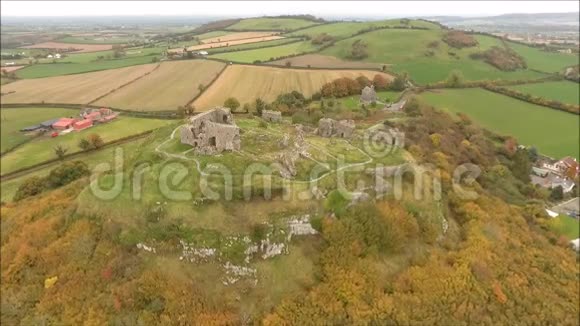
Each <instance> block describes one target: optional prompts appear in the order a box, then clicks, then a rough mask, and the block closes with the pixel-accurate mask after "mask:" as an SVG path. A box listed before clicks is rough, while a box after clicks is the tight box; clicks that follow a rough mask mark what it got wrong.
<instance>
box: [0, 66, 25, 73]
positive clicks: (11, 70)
mask: <svg viewBox="0 0 580 326" xmlns="http://www.w3.org/2000/svg"><path fill="white" fill-rule="evenodd" d="M22 67H24V66H6V67H2V68H0V71H6V72H13V71H16V70H18V69H20V68H22Z"/></svg>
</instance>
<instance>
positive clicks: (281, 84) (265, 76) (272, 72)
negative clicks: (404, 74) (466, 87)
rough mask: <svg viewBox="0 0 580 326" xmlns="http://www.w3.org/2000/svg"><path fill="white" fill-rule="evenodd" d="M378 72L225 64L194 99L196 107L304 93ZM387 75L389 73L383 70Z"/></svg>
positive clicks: (202, 107) (199, 108) (369, 76)
mask: <svg viewBox="0 0 580 326" xmlns="http://www.w3.org/2000/svg"><path fill="white" fill-rule="evenodd" d="M376 74H378V72H374V71H365V70H301V69H285V68H273V67H258V66H243V65H233V66H228V67H227V68H226V70H225V71H224V72H223V73H222V75H221V76H220V77H219V78H218V79H217V80H216V81H215V82H214V83H213V84H212V86H211V87H210V88H209V89H207V90H206V91H205V92H204V93H203V94H202V95H201V96H200V97H199V98H198V99H197V100H195V102H194V106H195V107H196V109H197V110H200V111H204V110H208V109H210V108H212V107H214V106H217V105H223V103H224V101H225V100H226V99H227V98H229V97H235V98H237V99H238V100H239V101H240V103H250V102H252V101H254V100H255V99H256V98H261V99H263V100H264V101H273V100H275V99H276V97H277V96H278V95H279V94H282V93H286V92H291V91H294V90H298V91H300V92H301V93H303V94H304V95H305V96H311V95H312V94H314V93H315V92H318V91H319V90H320V88H321V87H322V85H323V84H325V83H327V82H330V81H332V80H335V79H337V78H341V77H349V78H356V77H358V76H366V77H367V78H369V79H372V78H373V77H374V76H375V75H376ZM383 75H384V76H385V77H386V78H388V79H390V78H391V77H390V76H389V75H386V74H383Z"/></svg>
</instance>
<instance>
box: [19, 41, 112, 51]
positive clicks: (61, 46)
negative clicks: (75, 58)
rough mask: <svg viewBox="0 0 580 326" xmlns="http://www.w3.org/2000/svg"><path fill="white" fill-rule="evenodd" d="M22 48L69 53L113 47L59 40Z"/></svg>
mask: <svg viewBox="0 0 580 326" xmlns="http://www.w3.org/2000/svg"><path fill="white" fill-rule="evenodd" d="M22 48H23V49H54V50H68V49H72V51H70V52H71V53H83V52H97V51H106V50H110V49H112V48H113V46H112V45H110V44H78V43H60V42H43V43H37V44H33V45H27V46H23V47H22Z"/></svg>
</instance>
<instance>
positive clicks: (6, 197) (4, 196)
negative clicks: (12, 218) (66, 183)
mask: <svg viewBox="0 0 580 326" xmlns="http://www.w3.org/2000/svg"><path fill="white" fill-rule="evenodd" d="M143 142H144V140H143V139H142V138H140V139H137V140H135V141H132V142H128V143H125V144H121V145H119V146H111V147H107V148H104V149H102V150H99V151H91V152H88V153H87V154H86V155H83V156H82V157H73V158H70V159H65V160H64V161H65V162H66V161H83V162H85V163H87V165H88V166H89V169H91V168H93V167H94V166H95V165H97V164H99V163H104V162H108V163H112V162H113V160H114V152H115V149H116V148H121V149H123V150H124V151H126V152H128V153H133V152H134V151H135V150H136V149H137V148H138V146H139V145H140V144H142V143H143ZM59 164H60V163H59V162H55V163H53V164H49V165H48V166H45V167H42V168H41V169H38V170H36V171H33V172H30V173H27V174H25V175H22V176H19V177H17V178H14V179H10V180H8V181H2V192H1V193H0V195H1V198H0V200H2V201H5V202H6V201H11V200H12V197H14V194H15V193H16V190H18V187H19V186H20V185H21V184H22V182H23V181H24V180H26V179H28V178H30V177H44V176H46V175H48V173H49V172H50V171H51V170H52V169H54V168H56V167H57V166H58V165H59Z"/></svg>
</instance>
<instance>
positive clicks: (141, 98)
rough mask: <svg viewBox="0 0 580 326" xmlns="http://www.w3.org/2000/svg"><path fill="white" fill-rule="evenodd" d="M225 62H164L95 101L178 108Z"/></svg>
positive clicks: (129, 106)
mask: <svg viewBox="0 0 580 326" xmlns="http://www.w3.org/2000/svg"><path fill="white" fill-rule="evenodd" d="M224 66H225V64H224V63H221V62H217V61H210V60H188V61H178V62H164V63H162V64H161V66H160V67H159V69H156V70H155V71H154V72H152V73H151V74H149V75H147V76H145V77H143V78H141V79H139V80H137V81H136V82H134V83H131V84H130V85H127V86H126V87H123V88H121V89H120V90H118V91H115V92H113V93H111V94H110V95H107V96H105V97H104V98H102V99H100V100H98V101H97V102H96V104H97V105H103V106H109V107H115V108H121V109H127V110H139V111H163V110H175V109H176V108H177V107H178V106H181V105H186V104H187V103H188V102H189V101H190V100H191V99H193V98H194V97H195V96H197V94H199V88H198V86H199V85H200V84H201V85H204V86H205V85H208V84H209V83H210V82H211V81H212V80H213V79H214V78H215V77H216V75H217V74H218V73H219V72H220V71H221V70H222V68H223V67H224Z"/></svg>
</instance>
